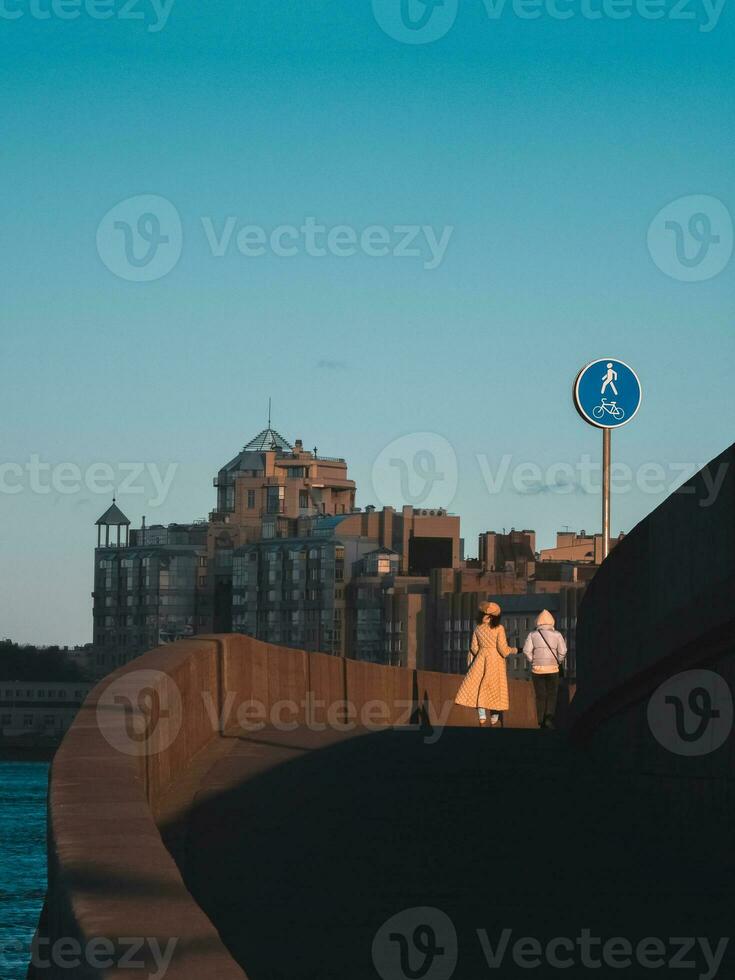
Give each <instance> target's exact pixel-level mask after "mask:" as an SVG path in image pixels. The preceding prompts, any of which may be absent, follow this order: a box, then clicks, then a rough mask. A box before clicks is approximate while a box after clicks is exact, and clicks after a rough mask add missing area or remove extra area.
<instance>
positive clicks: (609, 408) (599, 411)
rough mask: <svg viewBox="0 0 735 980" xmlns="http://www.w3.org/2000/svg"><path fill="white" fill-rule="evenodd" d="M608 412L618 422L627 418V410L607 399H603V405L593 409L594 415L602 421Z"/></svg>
mask: <svg viewBox="0 0 735 980" xmlns="http://www.w3.org/2000/svg"><path fill="white" fill-rule="evenodd" d="M606 412H607V414H608V415H612V417H613V418H614V419H617V420H618V422H619V421H620V419H622V418H624V417H625V409H622V408H621V407H620V406H619V405H616V404H615V402H609V401H607V399H605V398H603V399H602V404H601V405H595V407H594V408H593V409H592V414H593V415H594V417H595V418H596V419H601V418H602V417H603V415H604V414H605V413H606Z"/></svg>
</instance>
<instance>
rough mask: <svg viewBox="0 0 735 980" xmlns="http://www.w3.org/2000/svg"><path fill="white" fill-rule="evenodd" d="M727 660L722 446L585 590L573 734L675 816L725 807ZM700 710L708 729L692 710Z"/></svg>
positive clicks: (731, 800) (733, 454)
mask: <svg viewBox="0 0 735 980" xmlns="http://www.w3.org/2000/svg"><path fill="white" fill-rule="evenodd" d="M734 653H735V446H731V447H730V448H729V449H728V450H726V451H725V452H724V453H722V454H721V455H720V456H718V457H717V458H716V459H714V460H712V462H710V463H709V464H708V465H707V466H706V467H705V468H704V469H703V470H701V471H700V472H699V473H697V474H696V475H695V476H694V477H693V478H692V479H690V480H689V481H687V482H686V483H685V484H684V485H683V486H682V487H681V488H680V489H679V490H678V491H677V492H676V493H673V494H672V495H671V496H670V497H669V498H668V499H667V500H665V501H664V502H663V503H662V504H661V505H660V506H659V507H658V508H657V509H656V510H655V511H653V512H652V513H651V514H650V515H649V516H648V517H647V518H646V519H645V520H643V521H642V522H641V523H640V524H638V525H637V526H636V527H635V528H634V529H633V531H632V532H631V533H630V534H629V535H628V536H627V537H626V538H625V539H624V540H623V541H622V542H621V543H620V544H618V545H617V546H616V547H615V549H614V550H613V552H612V553H611V555H610V557H609V558H608V559H607V560H606V561H605V562H604V563H603V565H602V566H601V568H600V570H599V571H598V572H597V574H596V576H595V578H594V580H593V581H592V583H591V584H590V586H589V588H588V589H587V592H586V595H585V597H584V600H583V602H582V605H581V608H580V615H579V621H578V626H577V691H576V696H575V700H574V702H573V706H572V726H573V727H572V731H573V733H574V734H575V735H576V736H578V737H579V738H580V739H581V740H583V741H585V742H586V744H587V746H588V748H589V749H590V751H592V752H594V751H599V752H601V753H603V754H604V756H605V758H606V759H608V760H612V761H613V763H614V764H615V765H616V766H618V767H622V768H624V769H626V770H628V771H630V772H631V773H632V774H635V776H636V778H638V779H639V781H640V783H641V786H642V787H647V788H648V790H650V792H651V795H652V798H653V799H654V800H658V801H662V802H661V805H662V807H664V808H665V809H666V810H667V811H668V812H671V810H672V808H674V809H675V810H676V812H678V813H679V814H680V815H681V817H682V819H683V820H686V819H694V818H695V817H696V816H697V815H699V816H701V814H702V813H703V812H704V810H705V809H707V808H716V807H721V806H723V805H724V804H727V805H729V806H732V805H733V804H735V792H734V787H733V773H734V772H735V739H733V733H732V724H731V719H732V707H731V705H732V691H733V689H735V657H734V656H733V654H734ZM691 671H697V672H698V673H697V674H692V673H689V672H691ZM690 698H693V700H692V701H691V702H690ZM677 702H678V705H679V706H678V708H677ZM710 710H711V711H714V712H719V715H718V716H717V718H715V719H713V721H714V723H713V724H710V725H707V724H706V717H701V714H700V715H698V712H700V713H701V712H705V713H708V712H709V711H710ZM677 711H679V714H680V716H679V719H678V720H677ZM728 719H730V722H729V723H728ZM700 721H701V723H702V729H701V731H702V732H703V734H702V736H701V738H700V739H697V738H696V737H695V736H696V735H697V732H698V730H699V727H698V726H699V723H700ZM682 725H683V727H682ZM723 736H726V737H725V738H724V741H723V740H722V739H723Z"/></svg>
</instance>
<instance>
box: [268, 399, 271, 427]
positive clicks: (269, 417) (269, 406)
mask: <svg viewBox="0 0 735 980" xmlns="http://www.w3.org/2000/svg"><path fill="white" fill-rule="evenodd" d="M270 427H271V400H270V398H269V399H268V428H269V429H270Z"/></svg>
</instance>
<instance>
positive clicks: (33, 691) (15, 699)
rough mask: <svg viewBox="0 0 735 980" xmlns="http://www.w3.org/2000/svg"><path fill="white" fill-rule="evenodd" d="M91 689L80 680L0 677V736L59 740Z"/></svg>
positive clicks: (14, 738)
mask: <svg viewBox="0 0 735 980" xmlns="http://www.w3.org/2000/svg"><path fill="white" fill-rule="evenodd" d="M90 690H91V684H85V683H83V682H81V681H72V682H68V681H65V682H61V681H48V682H44V681H0V736H2V738H3V739H12V740H17V739H19V738H20V739H22V738H29V739H32V738H34V737H43V738H48V739H54V740H58V739H59V738H60V737H61V736H62V735H63V734H64V733H65V732H66V731H67V729H68V728H69V726H70V725H71V723H72V721H74V718H75V716H76V713H77V711H78V710H79V708H80V706H81V704H82V702H83V701H84V699H85V698H86V697H87V695H88V694H89V692H90Z"/></svg>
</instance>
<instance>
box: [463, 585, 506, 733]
mask: <svg viewBox="0 0 735 980" xmlns="http://www.w3.org/2000/svg"><path fill="white" fill-rule="evenodd" d="M477 618H478V625H477V626H476V627H475V632H474V633H473V634H472V644H471V645H470V652H469V653H468V655H467V663H468V665H469V670H468V671H467V676H466V677H465V679H464V680H463V681H462V683H461V684H460V687H459V690H458V691H457V696H456V697H455V699H454V700H455V703H456V704H462V705H464V706H465V707H467V708H477V712H478V714H479V716H480V724H481V725H484V724H485V722H486V721H487V711H490V712H491V715H490V724H491V725H497V723H498V721H499V720H500V712H501V711H507V710H508V708H509V707H510V700H509V698H508V674H507V672H506V669H505V658H506V657H509V656H510V655H511V653H517V652H518V650H517V649H516V647H509V646H508V640H507V639H506V636H505V628H504V627H503V626H501V625H500V606H499V605H498V604H497V602H481V603H480V609H479V612H478V617H477Z"/></svg>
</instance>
